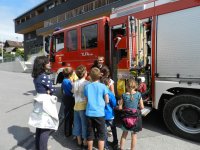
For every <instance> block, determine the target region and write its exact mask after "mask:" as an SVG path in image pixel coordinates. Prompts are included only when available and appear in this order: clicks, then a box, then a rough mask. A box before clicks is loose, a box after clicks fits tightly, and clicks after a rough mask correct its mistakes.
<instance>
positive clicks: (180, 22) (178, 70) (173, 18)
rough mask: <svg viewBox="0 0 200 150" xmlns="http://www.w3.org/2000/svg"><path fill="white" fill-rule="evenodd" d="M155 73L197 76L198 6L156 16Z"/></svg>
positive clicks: (199, 63)
mask: <svg viewBox="0 0 200 150" xmlns="http://www.w3.org/2000/svg"><path fill="white" fill-rule="evenodd" d="M157 25H158V28H157V51H156V58H157V59H156V71H157V73H158V75H159V77H176V76H177V74H179V75H180V78H200V7H194V8H190V9H187V10H181V11H177V12H172V13H168V14H164V15H160V16H158V24H157Z"/></svg>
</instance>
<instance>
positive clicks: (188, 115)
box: [163, 95, 200, 142]
mask: <svg viewBox="0 0 200 150" xmlns="http://www.w3.org/2000/svg"><path fill="white" fill-rule="evenodd" d="M163 118H164V122H165V124H166V126H167V127H168V129H169V130H170V131H171V132H172V133H174V134H175V135H178V136H180V137H184V138H186V139H190V140H194V141H199V142H200V97H197V96H194V95H178V96H175V97H173V98H171V99H170V100H169V101H168V102H167V103H166V105H165V106H164V110H163Z"/></svg>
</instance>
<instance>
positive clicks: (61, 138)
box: [51, 120, 81, 150]
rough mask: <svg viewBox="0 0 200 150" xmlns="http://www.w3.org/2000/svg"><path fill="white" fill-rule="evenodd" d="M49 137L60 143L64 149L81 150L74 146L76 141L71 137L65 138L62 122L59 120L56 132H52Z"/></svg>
mask: <svg viewBox="0 0 200 150" xmlns="http://www.w3.org/2000/svg"><path fill="white" fill-rule="evenodd" d="M51 136H52V137H53V139H54V140H56V141H57V142H58V143H60V144H61V145H62V146H63V147H64V148H67V149H73V150H81V148H79V147H78V146H77V145H76V141H75V140H74V139H73V136H70V137H66V136H65V135H64V120H60V126H59V128H58V130H57V131H55V132H52V134H51Z"/></svg>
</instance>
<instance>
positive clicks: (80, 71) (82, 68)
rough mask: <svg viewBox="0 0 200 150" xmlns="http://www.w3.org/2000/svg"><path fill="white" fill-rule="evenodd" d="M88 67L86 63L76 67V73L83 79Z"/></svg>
mask: <svg viewBox="0 0 200 150" xmlns="http://www.w3.org/2000/svg"><path fill="white" fill-rule="evenodd" d="M86 71H87V70H86V67H85V66H84V65H80V66H78V67H77V68H76V75H77V76H78V78H79V79H81V78H82V77H83V76H84V75H85V73H86Z"/></svg>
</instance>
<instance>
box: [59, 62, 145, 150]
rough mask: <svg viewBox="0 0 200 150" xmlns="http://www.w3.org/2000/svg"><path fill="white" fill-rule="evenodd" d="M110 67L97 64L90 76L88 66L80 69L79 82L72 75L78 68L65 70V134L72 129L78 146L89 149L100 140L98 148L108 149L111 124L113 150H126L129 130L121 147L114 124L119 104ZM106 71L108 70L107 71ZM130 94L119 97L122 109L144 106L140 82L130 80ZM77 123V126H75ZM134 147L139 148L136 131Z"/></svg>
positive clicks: (127, 88)
mask: <svg viewBox="0 0 200 150" xmlns="http://www.w3.org/2000/svg"><path fill="white" fill-rule="evenodd" d="M106 69H107V68H106V67H105V68H103V67H102V68H101V69H100V68H97V67H93V68H91V70H90V73H89V79H90V81H88V80H87V79H86V78H87V77H88V73H87V69H86V67H85V66H84V65H80V66H78V67H77V68H76V70H75V73H76V75H77V77H78V79H77V80H76V81H74V78H72V76H73V74H74V71H73V69H72V68H70V67H68V68H65V69H64V70H63V74H64V77H65V78H64V80H63V82H62V89H63V92H64V93H63V104H64V106H65V109H64V111H65V117H66V121H65V122H66V123H65V133H66V134H67V136H69V135H70V132H72V134H73V135H74V136H76V138H77V144H78V146H82V147H84V148H86V149H88V150H92V148H93V140H94V139H98V149H99V150H103V149H108V136H107V127H108V126H109V127H110V128H111V131H112V135H113V149H123V148H124V143H125V139H126V137H127V135H128V130H126V129H125V128H123V127H122V128H121V129H122V130H123V133H122V136H121V140H120V147H119V146H118V138H117V129H116V126H115V125H114V123H113V120H114V108H115V107H116V106H117V102H116V98H115V93H114V90H113V89H114V88H113V86H114V84H113V81H112V79H110V78H109V70H106ZM105 70H106V71H105ZM126 91H127V92H126V93H124V94H123V95H122V98H121V100H119V106H118V107H119V108H121V109H122V108H123V107H122V106H125V107H126V108H136V109H137V107H138V104H139V106H140V109H143V108H144V105H143V101H142V98H141V94H140V93H139V92H137V86H136V82H135V81H134V80H131V79H130V80H128V81H127V86H126ZM72 123H73V129H72ZM131 137H132V142H131V150H134V149H135V144H136V133H135V132H131Z"/></svg>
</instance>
